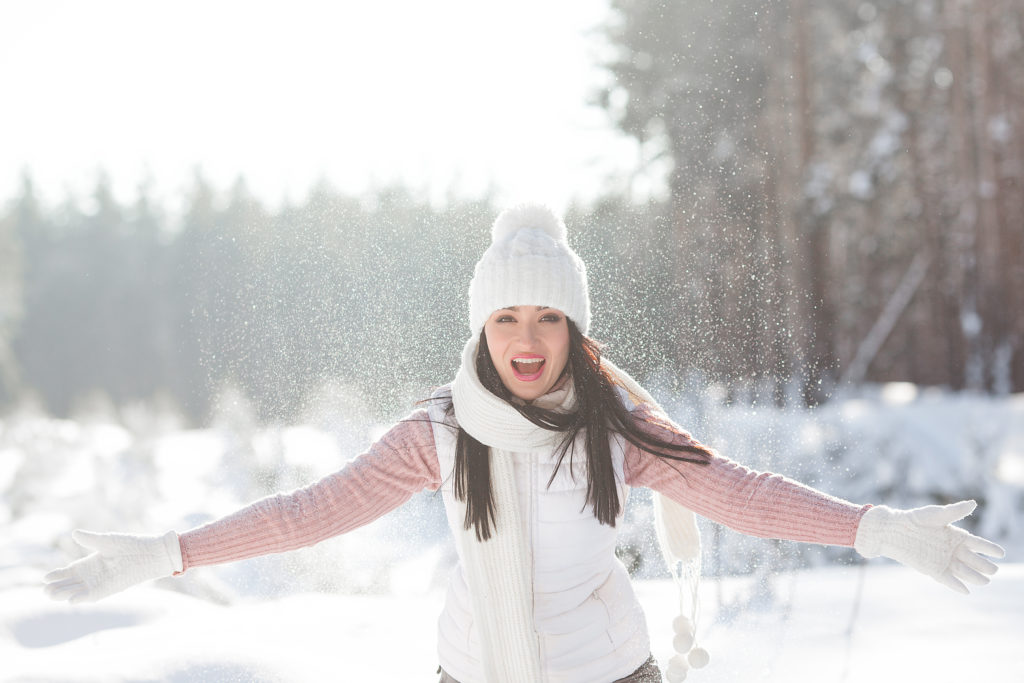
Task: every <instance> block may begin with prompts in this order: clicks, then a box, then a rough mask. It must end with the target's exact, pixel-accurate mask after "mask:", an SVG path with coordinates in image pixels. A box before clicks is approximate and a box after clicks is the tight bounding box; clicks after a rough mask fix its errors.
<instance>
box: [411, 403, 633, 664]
mask: <svg viewBox="0 0 1024 683" xmlns="http://www.w3.org/2000/svg"><path fill="white" fill-rule="evenodd" d="M444 393H445V391H444V390H441V391H439V392H438V393H436V394H435V396H438V395H443V394H444ZM429 413H430V418H431V420H432V421H433V423H434V443H435V445H436V448H437V457H438V461H439V463H440V471H441V480H442V485H441V492H442V497H443V499H444V504H445V509H446V511H447V513H448V523H449V524H450V525H451V527H452V530H453V532H456V531H458V530H459V529H461V528H462V527H463V524H464V520H463V518H462V513H461V512H455V510H457V509H458V508H456V506H455V505H454V504H453V503H454V491H453V484H452V482H453V479H454V477H453V472H454V467H455V443H456V435H457V428H456V427H455V422H454V420H453V419H452V417H451V416H446V415H445V402H444V401H434V402H432V405H431V407H430V408H429ZM440 423H444V424H440ZM611 453H612V462H613V465H614V468H615V475H616V479H617V481H618V492H619V500H620V501H621V503H622V506H623V509H625V503H626V498H627V496H628V494H629V487H627V486H626V485H625V477H624V475H623V462H624V458H625V442H624V440H623V439H622V437H620V436H617V435H616V436H613V437H612V438H611ZM513 457H514V469H515V481H516V488H517V491H518V496H519V505H520V510H522V511H523V514H522V524H523V538H525V539H526V540H527V548H528V552H529V557H528V559H527V561H528V562H529V565H530V567H529V572H528V574H529V576H530V578H531V580H532V588H533V590H532V594H533V624H534V628H535V631H536V635H537V639H538V645H539V651H540V659H541V672H542V676H543V678H542V681H543V682H544V683H556V682H557V683H602V681H604V682H611V681H614V680H616V679H619V678H622V677H625V676H628V675H629V674H630V673H632V672H633V671H635V670H636V669H637V668H638V667H640V666H641V665H642V664H643V663H644V661H645V660H646V659H647V658H648V656H649V655H650V651H651V649H650V641H649V638H648V634H647V624H646V621H645V618H644V614H643V611H642V610H641V608H640V604H639V602H638V601H637V599H636V595H635V594H634V592H633V588H632V586H631V584H630V581H629V575H628V573H627V572H626V568H625V567H624V566H623V564H622V563H621V562H620V561H619V560H618V558H616V557H615V543H616V536H617V529H618V525H617V526H616V527H610V526H607V525H604V524H600V523H599V522H598V521H597V518H596V517H594V513H593V510H592V509H591V507H590V506H589V505H587V504H586V503H585V501H586V493H587V476H586V467H585V462H584V461H583V456H581V455H580V454H577V457H576V458H575V460H576V462H575V463H574V466H573V467H572V468H571V470H570V467H569V457H568V456H566V458H565V461H564V462H563V463H562V466H561V467H560V468H558V471H557V473H556V474H555V476H554V479H553V480H551V476H552V472H553V471H554V466H555V454H554V453H553V452H533V453H529V452H528V453H514V454H513ZM549 480H551V484H550V486H549V485H548V481H549ZM619 522H621V516H620V517H619ZM456 546H457V547H458V544H456ZM459 554H460V562H459V564H458V565H457V566H456V567H455V568H454V569H453V570H452V574H451V576H450V578H449V586H448V595H447V598H446V601H445V606H444V610H443V611H442V613H441V617H440V619H439V622H438V654H439V657H440V661H441V666H442V667H443V668H444V669H445V671H447V672H448V674H449V675H451V676H453V677H454V678H455V679H457V680H458V681H460V683H480V682H482V681H484V680H485V674H484V668H483V665H482V663H481V642H480V638H479V636H478V634H477V632H476V629H475V626H474V617H473V610H472V602H471V600H470V596H469V589H468V587H467V583H466V578H465V575H464V572H463V561H462V559H463V558H462V551H461V549H460V550H459ZM503 683H505V682H503ZM507 683H513V682H511V681H510V682H507ZM514 683H527V682H518V681H517V682H514ZM529 683H532V682H529ZM537 683H541V682H540V681H538V682H537Z"/></svg>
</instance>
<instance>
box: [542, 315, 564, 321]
mask: <svg viewBox="0 0 1024 683" xmlns="http://www.w3.org/2000/svg"><path fill="white" fill-rule="evenodd" d="M541 320H542V321H543V322H547V323H557V322H561V321H562V316H560V315H558V314H557V313H548V314H547V315H545V316H544V317H543V318H541Z"/></svg>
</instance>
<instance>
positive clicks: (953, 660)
mask: <svg viewBox="0 0 1024 683" xmlns="http://www.w3.org/2000/svg"><path fill="white" fill-rule="evenodd" d="M655 393H656V395H657V392H655ZM661 398H662V399H663V402H664V404H665V405H666V407H667V408H668V409H669V410H670V412H671V413H672V414H673V415H674V416H676V417H677V419H678V420H679V421H681V422H683V423H684V424H686V425H687V426H688V427H689V428H691V429H692V430H693V431H694V432H695V433H697V434H698V435H701V436H702V438H704V439H705V440H706V441H708V442H709V443H711V445H713V446H715V447H716V448H718V449H720V450H722V451H723V452H725V453H726V454H728V455H730V456H731V457H734V458H735V459H737V460H739V461H740V462H744V463H745V464H748V465H750V466H752V467H755V468H759V469H771V470H773V471H778V472H783V473H785V474H788V475H790V476H793V477H795V478H797V479H800V480H802V481H805V482H807V483H810V484H812V485H815V486H818V487H820V488H822V489H824V490H827V491H829V492H831V493H834V494H836V495H840V496H843V497H846V498H849V499H851V500H856V501H858V502H876V503H878V502H884V503H888V504H890V505H896V506H902V507H908V506H913V505H919V504H927V503H934V502H948V501H950V500H954V499H957V498H962V497H974V498H977V499H978V500H979V501H980V502H981V503H982V505H981V507H980V508H979V510H978V512H977V513H976V514H975V515H974V516H973V517H972V518H971V520H969V521H968V525H969V526H970V528H972V529H973V530H974V531H976V532H978V533H982V534H983V535H986V536H988V537H991V538H993V539H994V540H996V541H998V542H1000V543H1002V544H1003V545H1005V546H1006V547H1007V549H1008V557H1007V559H1006V560H1005V561H1003V562H1001V563H1000V566H1001V568H1000V571H999V573H998V574H997V575H996V577H995V579H994V580H993V582H992V584H990V585H989V586H985V587H982V588H978V589H974V592H973V593H972V594H971V595H970V596H961V595H958V594H955V593H953V592H952V591H949V590H948V589H946V588H944V587H942V586H940V585H939V584H937V583H936V582H934V581H932V580H931V579H928V578H926V577H922V576H920V575H919V574H917V573H916V572H914V571H913V570H909V569H906V568H904V567H900V566H897V565H895V564H894V563H889V562H886V561H881V560H874V561H871V562H868V563H859V562H857V561H856V558H855V557H854V556H853V555H852V554H851V553H850V551H843V550H836V549H826V548H822V547H819V546H806V545H801V544H793V543H786V542H771V541H762V540H758V539H750V538H747V537H742V536H740V535H738V534H734V533H733V532H731V531H728V530H723V529H720V528H716V527H714V526H713V525H710V524H703V525H702V526H703V530H704V533H705V536H704V538H705V562H704V566H705V568H706V571H707V572H709V573H711V572H714V571H717V572H719V573H720V574H721V575H722V576H721V578H714V577H711V576H706V577H705V580H704V582H703V584H702V588H701V602H702V617H701V621H700V626H699V638H700V639H701V641H702V642H701V644H702V645H703V646H704V647H706V648H707V649H708V650H709V651H710V652H711V663H710V664H709V665H708V667H707V668H705V669H702V670H698V671H694V672H692V673H691V675H690V678H689V680H691V681H706V682H708V683H710V682H713V681H737V680H744V681H787V682H792V683H800V682H801V681H815V682H821V681H826V682H828V681H835V682H837V683H849V682H857V681H871V682H878V681H901V682H903V681H918V680H928V681H935V682H939V683H941V682H943V681H962V680H966V679H967V678H968V677H970V679H972V680H991V681H1010V680H1024V650H1022V649H1021V648H1020V643H1021V642H1024V617H1022V616H1021V615H1022V614H1024V524H1022V521H1024V396H1009V397H1004V398H993V397H987V396H981V395H974V394H966V393H965V394H952V393H948V392H941V391H936V390H931V389H925V388H921V387H916V386H913V385H907V384H893V385H886V386H883V387H877V388H868V389H866V390H863V391H861V392H859V393H858V394H856V395H852V394H851V395H849V396H844V397H839V398H837V399H836V400H834V401H832V402H831V403H829V404H826V405H825V406H822V407H820V408H818V409H817V410H814V411H806V410H798V409H793V408H776V407H772V406H766V405H756V404H753V403H750V402H749V401H748V402H735V403H730V402H729V401H728V400H727V399H726V396H725V395H724V393H722V392H717V391H714V390H713V388H712V390H708V391H705V392H703V393H701V394H695V395H675V396H667V397H666V396H663V397H661ZM147 424H153V425H156V424H162V425H165V427H164V428H162V429H163V431H160V430H157V431H152V432H151V433H138V432H133V431H132V430H130V429H128V428H127V427H124V426H120V425H117V424H114V423H113V422H112V421H103V420H101V419H98V418H96V417H95V416H93V417H90V418H89V419H83V420H80V421H77V422H76V421H69V420H54V419H51V418H47V417H45V416H40V415H34V414H30V413H20V414H15V415H11V416H8V417H7V418H5V419H3V420H0V524H2V525H3V527H2V528H3V541H2V543H0V681H3V682H7V681H12V682H14V681H18V682H22V681H26V682H28V681H47V682H70V681H82V682H85V681H214V682H227V681H320V680H346V681H347V680H377V681H434V680H436V678H437V677H436V675H435V673H434V672H435V670H436V667H437V661H436V655H435V649H434V648H435V643H434V637H435V635H434V634H435V621H436V618H437V615H438V614H439V612H440V609H441V605H442V602H443V598H444V592H443V591H444V583H445V580H446V574H447V572H448V570H449V568H450V567H451V565H452V562H453V551H452V548H451V542H450V538H449V535H448V531H447V528H446V524H445V521H444V514H443V511H442V510H441V507H440V502H439V500H438V499H437V497H436V496H431V495H420V496H417V497H414V498H413V499H412V500H411V501H410V502H409V503H408V504H407V505H406V506H404V507H403V508H402V509H400V510H397V511H395V512H393V513H391V514H389V515H387V516H385V517H384V518H382V519H381V520H378V521H377V522H374V523H373V524H371V525H369V526H367V527H364V528H363V529H359V530H357V531H355V532H353V533H351V534H347V535H345V536H343V537H340V538H336V539H332V540H330V541H327V542H325V543H323V544H321V545H319V546H317V547H316V548H312V549H307V550H302V551H297V552H295V553H289V554H287V555H280V556H271V557H266V558H258V559H256V560H251V561H247V562H240V563H235V564H232V565H225V566H222V567H216V568H202V569H199V570H195V571H191V572H189V573H188V574H187V575H186V576H183V577H179V578H175V579H165V580H161V581H158V582H154V583H151V584H148V585H145V586H140V587H137V588H134V589H131V590H129V591H127V592H124V593H121V594H119V595H116V596H113V597H112V598H109V599H108V600H105V601H103V602H100V603H97V604H94V605H82V606H70V605H66V604H61V603H54V602H51V601H50V600H48V599H47V598H46V597H45V596H44V595H43V593H42V591H41V590H40V581H41V577H42V575H43V574H44V573H45V572H46V571H47V570H49V569H52V568H54V567H57V566H60V565H63V564H66V563H67V562H68V561H69V560H71V559H73V558H75V557H78V556H79V554H80V550H79V549H78V548H77V547H75V545H74V544H73V543H72V542H71V540H70V538H69V532H70V530H71V529H73V528H76V527H84V528H91V529H96V530H117V531H138V532H151V533H156V532H160V531H162V530H164V529H167V528H175V529H185V528H190V527H192V526H194V525H196V524H200V523H202V522H204V521H206V520H209V519H212V518H214V517H216V516H219V515H222V514H225V513H227V512H230V511H232V510H234V509H236V508H237V507H239V506H240V505H242V504H244V503H245V502H247V501H249V500H252V499H254V498H256V497H259V496H262V495H264V494H266V493H270V492H272V491H273V490H277V489H279V488H288V487H292V486H297V485H300V484H302V483H304V482H305V481H309V480H311V479H313V478H315V477H318V476H321V475H323V474H326V473H328V472H330V471H332V470H334V469H336V468H337V467H338V466H339V465H340V463H341V462H342V461H343V460H344V459H345V458H347V457H350V456H351V455H352V454H354V453H356V452H358V451H359V450H360V449H361V448H362V447H364V446H365V445H367V444H368V443H369V442H370V440H371V439H372V438H373V437H374V436H375V435H379V433H380V431H381V427H382V426H381V424H377V423H373V421H372V420H366V422H365V424H363V425H361V426H358V425H357V424H356V423H355V422H353V421H341V420H331V419H329V416H328V419H323V420H320V421H318V422H317V424H306V425H294V426H289V427H279V428H257V427H254V426H252V425H251V424H250V425H248V426H244V427H238V426H237V425H236V427H235V428H228V427H225V426H223V425H221V426H217V427H213V428H209V429H202V430H179V429H172V428H169V427H166V425H172V424H173V420H171V421H169V420H150V421H148V422H147ZM319 424H324V425H331V426H329V427H323V426H318V425H319ZM635 493H636V494H637V495H634V496H633V497H632V498H631V501H630V508H629V518H628V520H627V523H626V524H624V525H623V527H624V528H623V529H622V533H621V540H622V541H623V543H624V544H628V545H632V546H634V549H635V550H636V552H638V553H639V554H640V555H641V556H643V558H644V563H643V565H642V566H641V570H640V571H639V573H638V578H637V579H636V581H635V584H636V589H637V592H638V595H639V596H640V599H641V602H642V603H643V605H644V609H645V612H646V613H647V617H648V623H649V626H650V630H651V635H652V646H653V649H654V654H655V656H656V657H657V658H658V659H659V661H660V662H661V663H662V665H663V666H664V664H665V663H666V661H667V659H668V657H669V656H670V654H671V652H670V646H671V635H672V634H671V627H670V624H671V620H672V616H673V614H672V613H671V611H672V605H673V604H675V602H676V595H675V591H674V586H673V585H672V584H671V582H670V581H668V580H667V579H664V578H662V577H663V576H664V572H663V571H662V570H660V569H658V567H659V563H658V561H657V560H656V559H653V560H651V561H650V562H647V560H649V559H651V558H650V557H648V556H650V555H653V554H655V553H656V551H655V550H654V548H653V546H652V545H651V543H650V535H651V534H650V531H649V517H650V514H649V508H648V507H645V506H646V505H647V503H648V498H647V497H645V496H644V495H643V493H642V492H639V491H638V492H635ZM409 529H416V533H413V534H410V533H409Z"/></svg>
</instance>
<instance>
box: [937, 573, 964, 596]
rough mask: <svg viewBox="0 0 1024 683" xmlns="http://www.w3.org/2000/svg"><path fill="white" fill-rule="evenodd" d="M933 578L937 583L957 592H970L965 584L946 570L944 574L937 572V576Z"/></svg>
mask: <svg viewBox="0 0 1024 683" xmlns="http://www.w3.org/2000/svg"><path fill="white" fill-rule="evenodd" d="M935 580H936V581H938V582H939V583H941V584H942V585H943V586H945V587H946V588H949V589H950V590H954V591H956V592H957V593H963V594H964V595H967V594H968V593H970V591H969V590H967V586H965V585H964V584H963V583H962V582H960V581H959V580H957V579H956V577H954V576H953V575H952V574H950V573H949V572H946V573H944V574H939V575H938V576H936V577H935Z"/></svg>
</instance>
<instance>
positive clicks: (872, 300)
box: [0, 0, 1024, 424]
mask: <svg viewBox="0 0 1024 683" xmlns="http://www.w3.org/2000/svg"><path fill="white" fill-rule="evenodd" d="M612 9H613V11H612V14H611V15H610V18H609V20H608V22H607V24H606V25H605V26H604V27H603V29H602V39H603V40H605V41H607V44H608V45H609V46H611V48H612V50H611V51H609V52H608V53H607V57H608V58H607V60H606V62H605V63H604V67H605V70H606V73H607V76H608V80H607V87H606V88H603V89H599V90H596V91H595V92H594V93H593V101H594V104H596V105H597V106H600V107H602V108H603V109H605V110H606V111H607V114H608V116H610V117H611V118H612V120H614V121H615V122H616V125H617V126H618V127H619V129H620V130H621V131H622V133H623V134H624V135H626V136H629V137H631V138H633V139H634V140H636V141H637V142H638V143H639V145H638V149H639V150H640V152H641V154H640V159H639V160H638V168H637V169H636V171H635V172H641V171H642V172H644V173H654V174H657V175H660V176H661V177H662V178H664V181H665V182H664V187H665V192H664V193H662V194H661V195H658V196H646V197H642V198H638V197H636V196H634V195H633V194H632V193H631V191H630V189H629V188H630V183H629V182H628V179H626V181H625V182H623V183H621V184H620V185H619V186H618V189H617V190H614V191H609V192H608V193H606V194H605V195H604V196H602V197H599V198H596V199H594V200H592V201H588V202H586V203H575V204H573V205H572V206H570V207H569V209H568V211H567V212H566V222H567V224H568V226H569V235H570V241H571V243H572V244H573V246H574V247H575V248H576V249H577V250H578V251H579V253H580V254H581V256H582V257H583V259H584V260H585V261H586V263H587V264H588V267H589V273H590V282H591V289H592V298H593V301H594V306H595V316H594V320H595V324H594V326H593V330H592V332H593V335H594V336H595V337H596V338H598V339H599V340H602V341H604V342H606V343H607V353H608V354H609V356H610V357H612V358H614V359H615V360H616V362H618V363H620V364H622V365H624V366H625V367H626V368H627V369H629V370H630V371H631V372H634V373H635V374H636V375H637V376H638V377H640V378H641V379H645V380H649V381H654V380H655V379H657V381H658V382H659V383H661V385H662V386H664V387H665V388H666V389H670V390H673V391H686V390H688V389H690V388H693V387H703V386H706V385H709V384H714V385H716V386H719V387H721V388H722V390H723V392H724V395H725V396H727V397H728V398H729V399H730V400H738V401H747V402H770V403H772V404H776V405H780V404H797V403H798V404H802V405H817V404H820V403H821V402H822V401H826V400H827V399H828V398H829V397H830V396H832V395H834V394H835V392H837V391H839V390H842V389H843V388H845V387H856V386H858V385H860V384H863V383H866V382H870V383H874V382H889V381H906V382H912V383H915V384H919V385H933V386H941V387H947V388H950V389H954V390H962V389H966V390H971V391H975V392H984V393H990V394H995V395H1007V394H1010V393H1015V392H1021V391H1024V296H1022V292H1024V7H1022V6H1021V4H1020V3H1019V2H1015V1H1013V0H985V1H976V2H963V1H961V0H913V1H911V0H903V1H894V2H878V3H874V4H872V3H838V2H829V3H810V2H806V0H789V1H788V2H767V3H759V4H758V8H757V10H756V11H751V9H750V7H749V3H745V2H738V1H736V0H724V1H717V2H714V3H710V2H709V3H701V4H693V3H660V2H647V1H644V2H613V3H612ZM197 104H198V103H197ZM500 208H501V207H500V206H497V205H496V203H495V201H494V198H493V197H491V196H487V195H484V196H480V197H476V198H465V197H456V196H454V195H453V196H451V197H449V198H448V200H447V201H445V202H440V203H439V202H437V201H435V200H431V199H429V198H427V197H425V196H422V194H420V193H418V192H417V191H415V190H413V189H410V188H408V187H403V186H401V185H389V186H386V187H381V188H378V189H376V190H374V191H372V192H367V193H363V194H359V195H350V194H346V193H343V192H340V191H338V190H335V189H333V188H332V187H331V186H330V184H329V183H327V182H326V181H325V182H323V183H321V184H320V185H318V186H317V187H315V188H313V189H312V190H311V192H310V193H309V195H308V197H307V198H306V199H305V200H304V201H300V202H293V203H291V204H288V205H284V206H280V207H275V208H270V207H268V206H267V205H265V204H264V203H262V202H261V200H260V199H259V198H257V197H254V196H253V195H252V194H251V193H250V192H249V191H248V190H247V188H246V184H245V181H244V180H242V179H241V178H240V179H239V181H238V182H237V183H236V184H235V185H234V186H233V187H230V188H217V187H214V186H213V185H212V184H211V183H210V182H209V181H207V180H205V179H204V177H203V175H202V173H201V172H198V173H197V175H196V177H195V179H194V182H193V184H192V190H191V192H190V195H189V197H188V199H187V201H186V206H185V210H184V211H180V212H173V211H171V210H169V208H168V207H165V206H162V205H160V204H159V203H157V202H155V201H154V200H153V199H152V198H151V197H150V196H149V195H148V194H147V190H146V187H145V185H144V184H143V186H142V188H141V189H140V192H139V195H138V197H137V199H136V200H134V201H132V202H128V203H125V202H122V201H118V200H117V199H116V198H115V197H114V195H113V193H112V192H111V191H110V186H109V180H108V179H106V178H104V177H103V176H102V175H101V176H100V177H99V178H98V179H97V182H96V187H95V190H94V192H93V193H92V196H91V197H87V198H84V199H83V198H80V197H75V196H73V195H69V196H68V197H67V198H66V200H65V201H63V202H61V203H59V204H56V205H51V204H47V203H45V202H43V201H41V200H40V198H39V197H38V196H37V192H36V191H35V189H34V187H33V181H32V177H31V172H30V171H29V172H26V174H25V176H24V180H23V185H22V189H21V191H20V193H19V194H18V196H16V197H12V198H10V199H9V200H8V201H6V202H5V203H4V205H3V208H2V210H0V403H2V406H3V408H4V409H6V410H11V409H16V408H18V407H21V406H25V405H26V404H35V405H37V406H39V407H41V408H43V409H45V410H46V411H47V412H49V413H51V414H54V415H57V416H68V415H73V414H76V413H80V412H82V411H88V410H90V409H91V408H90V407H95V406H96V405H98V404H103V405H105V406H107V408H112V409H113V410H114V411H117V410H120V409H123V408H125V407H129V406H136V405H140V404H145V405H155V406H161V407H164V408H169V409H173V410H175V411H178V412H180V413H181V414H182V415H183V416H185V418H186V420H187V422H189V423H191V424H203V423H205V422H207V421H208V420H209V419H210V417H211V414H212V412H214V411H215V410H216V406H217V405H218V404H219V403H220V402H221V401H222V400H223V399H224V397H225V396H230V397H231V400H232V401H236V402H237V401H239V400H244V401H245V402H247V403H248V404H249V405H250V406H251V407H252V409H253V412H254V413H255V414H256V415H257V416H258V418H259V419H260V420H261V421H263V422H267V423H288V422H293V421H296V420H298V419H300V417H301V416H302V415H303V414H304V412H305V411H307V410H308V409H309V407H310V406H311V405H315V404H317V403H322V402H323V401H325V400H330V397H331V396H334V397H337V396H338V395H339V394H340V393H343V394H346V395H347V396H349V397H353V396H354V397H360V399H361V400H365V401H366V403H367V405H369V406H372V407H373V409H374V411H375V412H377V413H378V414H380V415H390V416H397V415H399V414H401V413H402V412H404V411H405V410H406V409H408V407H409V404H410V401H413V400H415V399H417V398H423V397H424V396H425V395H426V394H427V392H428V390H429V388H430V387H431V386H435V385H438V384H442V383H444V382H446V381H447V380H448V379H450V377H451V376H452V374H453V373H454V370H455V368H456V367H457V362H458V350H459V349H460V348H461V345H462V343H463V342H464V340H465V338H466V336H467V335H468V329H467V328H466V324H465V304H466V283H467V282H468V280H469V277H470V275H471V272H472V266H473V263H474V262H475V260H476V259H477V258H478V256H479V254H480V253H481V251H482V250H483V248H484V247H485V246H486V244H487V242H488V240H489V235H488V234H487V226H488V225H489V224H490V222H491V221H492V220H493V217H494V215H495V214H496V213H497V211H498V210H499V209H500Z"/></svg>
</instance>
